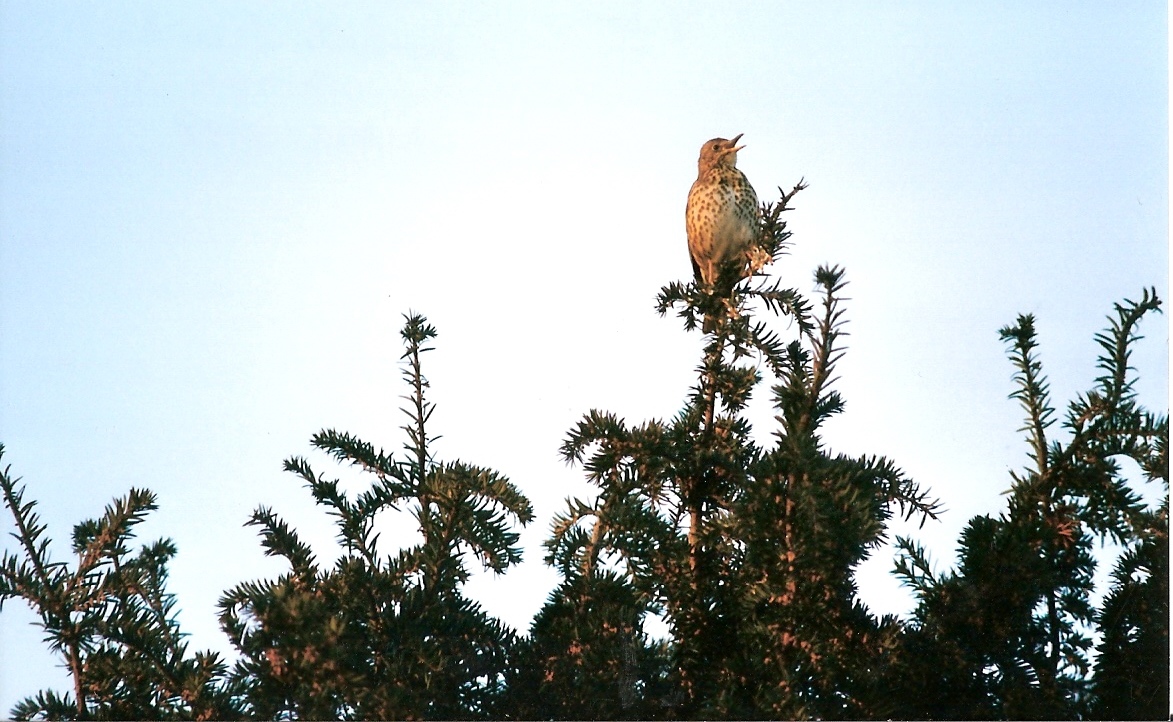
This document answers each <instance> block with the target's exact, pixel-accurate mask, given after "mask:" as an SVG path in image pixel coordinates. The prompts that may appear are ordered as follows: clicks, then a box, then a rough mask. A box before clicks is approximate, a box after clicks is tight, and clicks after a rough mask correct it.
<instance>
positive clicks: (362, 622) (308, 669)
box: [220, 315, 533, 719]
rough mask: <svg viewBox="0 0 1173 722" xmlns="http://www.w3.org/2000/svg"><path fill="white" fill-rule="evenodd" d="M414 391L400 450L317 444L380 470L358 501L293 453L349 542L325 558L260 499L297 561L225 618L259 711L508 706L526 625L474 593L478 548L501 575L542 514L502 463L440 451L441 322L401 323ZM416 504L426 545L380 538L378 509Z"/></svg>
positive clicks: (277, 550)
mask: <svg viewBox="0 0 1173 722" xmlns="http://www.w3.org/2000/svg"><path fill="white" fill-rule="evenodd" d="M401 335H402V337H403V340H404V343H405V347H406V350H405V352H404V354H403V361H404V362H405V368H404V370H403V375H404V378H405V379H406V381H407V383H408V386H409V388H410V393H409V394H408V395H407V396H405V397H404V398H405V399H406V400H407V406H406V408H404V409H403V411H404V413H405V414H406V415H407V417H408V423H407V424H406V425H405V426H403V427H402V428H403V430H404V432H405V433H406V435H407V439H408V440H407V442H406V444H405V445H404V455H403V457H402V458H394V457H393V456H392V455H391V454H386V453H384V452H383V451H382V450H381V449H380V450H378V451H376V450H375V448H374V447H373V446H372V445H371V444H369V443H367V442H365V441H362V440H360V439H357V438H355V437H353V436H351V435H349V434H346V433H339V432H336V431H333V430H324V431H321V432H319V433H317V434H315V435H314V437H313V439H312V441H311V443H312V444H313V445H314V446H315V447H317V448H318V449H321V450H323V451H325V452H327V453H328V454H330V455H331V456H333V457H334V458H335V459H337V460H338V461H339V462H342V463H346V464H349V465H352V466H355V467H358V468H359V469H361V470H363V471H365V472H367V473H368V474H369V475H370V476H371V477H372V480H371V486H370V487H369V488H368V489H367V490H365V491H363V492H362V493H360V494H357V495H355V496H354V497H353V498H351V497H349V496H348V495H347V494H345V493H343V492H342V491H341V490H340V488H339V486H338V481H337V480H333V479H326V478H325V477H324V476H321V475H318V474H315V473H314V471H313V470H312V469H311V468H310V465H309V463H308V462H307V461H306V460H305V459H302V458H299V457H294V458H291V459H289V460H287V461H286V462H285V469H286V470H287V471H290V472H293V473H294V474H296V475H297V476H298V477H299V478H300V479H301V480H302V481H303V482H304V483H305V484H306V486H308V487H309V489H310V491H311V493H312V494H313V496H314V500H315V501H316V502H317V503H318V504H319V505H321V506H323V507H325V508H326V510H327V511H328V513H329V514H331V515H332V516H333V517H334V518H335V523H336V525H337V528H338V539H339V541H340V542H341V544H342V546H343V548H344V553H343V556H342V557H341V558H340V559H338V560H337V562H336V563H335V564H334V565H333V567H332V568H323V565H321V564H320V563H319V562H318V560H317V558H316V557H315V555H314V553H313V552H312V550H311V549H310V548H309V546H308V545H306V544H305V543H304V542H302V541H301V540H300V539H299V538H298V536H297V534H296V532H295V531H294V530H293V529H291V528H290V527H289V526H288V525H287V524H286V523H285V522H283V521H282V520H281V519H279V518H278V517H277V516H276V515H275V514H274V513H273V512H272V511H271V510H269V509H267V508H264V507H261V508H258V509H257V510H256V511H255V512H254V514H253V517H252V520H251V521H250V524H253V525H256V526H259V527H260V528H261V537H262V543H263V545H264V547H265V549H266V553H267V554H269V555H274V556H281V557H284V558H285V559H286V560H287V561H288V562H289V565H290V571H289V573H287V574H285V575H283V576H281V577H280V578H278V579H276V580H274V581H267V582H250V583H245V584H241V585H239V586H237V587H236V588H234V589H232V590H230V591H229V592H227V593H226V594H225V595H224V597H223V599H222V600H221V603H220V606H221V610H222V612H221V624H222V626H223V628H224V631H225V632H226V633H227V634H228V635H229V637H230V638H231V639H232V641H233V643H234V644H235V645H236V646H237V648H238V649H239V650H240V652H241V655H242V659H241V660H240V662H239V663H238V664H237V665H236V667H235V669H234V670H233V678H234V681H235V683H236V684H237V685H238V687H239V688H240V689H241V690H242V701H243V703H244V705H245V709H246V710H247V712H248V713H249V714H250V715H253V716H257V717H262V718H270V719H271V718H278V717H296V718H303V719H323V718H345V719H409V718H410V719H417V718H431V719H453V718H455V719H462V718H463V719H467V718H479V717H486V716H491V715H494V714H495V713H496V707H495V706H494V705H495V704H496V703H497V699H498V697H499V696H500V692H501V685H502V680H503V675H504V672H505V671H506V665H507V662H508V658H509V654H510V650H511V647H512V645H513V644H514V641H515V640H514V635H513V633H512V632H511V631H510V630H509V629H508V628H507V627H505V626H503V625H502V624H501V623H500V622H498V621H497V620H495V619H493V618H491V617H490V616H489V615H487V614H486V613H485V612H484V611H483V610H482V609H481V608H480V607H479V606H478V605H477V604H476V603H475V602H473V601H471V600H469V599H468V598H466V597H465V596H463V594H462V593H461V585H462V583H463V582H464V581H465V580H466V579H467V578H468V575H469V571H468V567H467V557H470V556H471V557H475V558H476V559H477V560H478V561H479V562H480V563H481V564H482V565H483V566H484V568H486V569H491V570H493V571H494V572H498V573H500V572H503V571H504V570H505V569H506V568H508V567H509V566H511V565H513V564H516V563H517V562H518V561H520V559H521V551H520V548H519V547H518V545H517V542H518V534H517V533H516V532H515V531H513V530H512V526H511V523H510V521H511V520H515V521H520V522H521V523H522V524H526V523H528V522H529V521H530V520H531V519H532V517H533V512H532V510H531V507H530V504H529V501H528V500H527V499H526V498H525V497H524V496H523V495H522V494H521V493H520V492H519V491H518V490H517V488H516V487H515V486H514V485H513V484H512V483H510V482H509V481H508V480H507V479H506V478H505V477H503V476H501V475H500V474H498V473H497V472H495V471H492V470H489V469H483V468H480V467H476V466H471V465H469V464H465V463H463V462H459V461H457V462H447V463H440V462H437V461H436V460H435V459H434V458H433V455H432V452H431V444H432V442H433V441H434V440H435V437H434V436H432V435H430V434H429V431H428V426H427V422H428V421H429V419H430V418H431V415H432V412H433V410H434V407H433V405H432V404H431V403H430V402H429V401H427V399H426V395H425V391H426V389H427V387H428V382H427V380H426V379H425V377H424V375H423V371H422V366H421V356H422V355H423V353H425V352H427V351H429V350H431V349H430V348H429V347H428V346H427V344H428V343H429V342H430V341H431V340H432V339H433V338H434V337H435V335H436V331H435V329H434V328H433V327H432V326H430V325H429V324H428V323H427V321H426V319H424V318H423V317H422V316H419V315H409V316H408V317H407V321H406V323H405V324H404V327H403V330H402V333H401ZM385 510H398V511H406V512H409V513H410V515H411V516H412V518H413V519H414V520H415V525H416V528H417V529H418V531H419V533H420V536H421V538H422V541H421V542H420V543H419V544H417V545H415V546H411V547H409V548H405V549H399V550H398V551H397V552H395V553H393V554H384V553H381V552H380V550H379V548H378V536H379V535H378V533H377V532H376V531H375V524H376V519H377V517H378V515H379V514H380V512H383V511H385Z"/></svg>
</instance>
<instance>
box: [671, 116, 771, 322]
mask: <svg viewBox="0 0 1173 722" xmlns="http://www.w3.org/2000/svg"><path fill="white" fill-rule="evenodd" d="M741 135H742V134H738V135H737V136H736V137H734V138H733V140H725V139H724V138H713V139H712V140H710V141H708V142H707V143H705V144H704V145H702V146H701V155H700V159H699V160H698V161H697V166H698V173H697V178H696V181H695V182H694V183H693V184H692V189H691V190H689V192H688V205H687V206H686V208H685V211H684V220H685V228H686V230H687V232H688V252H689V255H691V256H692V270H693V273H694V274H695V275H696V280H697V283H698V284H703V285H705V286H706V287H708V289H709V290H710V291H717V290H718V289H716V284H717V282H718V280H721V279H723V278H724V279H727V280H730V281H731V283H730V286H729V290H732V284H735V283H737V281H739V280H741V278H742V276H743V275H744V273H745V264H746V251H748V250H750V248H751V247H752V246H753V241H754V238H756V237H757V234H758V232H759V230H758V229H759V225H760V223H761V210H760V209H759V208H758V196H757V193H755V192H754V189H753V186H751V185H750V184H749V180H748V179H747V178H746V177H745V174H744V173H742V172H741V171H739V170H738V169H737V151H739V150H741V149H742V148H744V147H745V146H743V145H741V146H739V145H737V141H738V140H740V139H741ZM720 292H721V293H727V292H728V291H725V290H724V289H721V290H720ZM705 330H706V331H710V330H712V329H711V321H710V320H709V319H706V322H705Z"/></svg>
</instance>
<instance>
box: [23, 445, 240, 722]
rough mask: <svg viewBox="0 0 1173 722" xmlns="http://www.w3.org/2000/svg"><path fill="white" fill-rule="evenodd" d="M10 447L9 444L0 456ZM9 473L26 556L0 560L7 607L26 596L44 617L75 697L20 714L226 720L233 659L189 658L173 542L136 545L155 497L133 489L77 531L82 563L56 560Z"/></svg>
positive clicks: (45, 700)
mask: <svg viewBox="0 0 1173 722" xmlns="http://www.w3.org/2000/svg"><path fill="white" fill-rule="evenodd" d="M3 455H4V446H3V445H2V444H0V458H2V457H3ZM10 470H11V469H10V467H5V468H4V470H3V472H2V473H0V491H2V492H3V495H4V504H5V506H7V507H8V509H9V511H11V512H12V516H13V519H14V520H15V522H16V529H17V531H16V532H15V533H13V534H12V536H13V537H14V538H16V540H17V541H18V543H19V545H20V552H19V553H18V554H10V553H8V552H5V553H4V555H3V557H0V607H2V606H3V603H4V602H5V601H6V600H8V599H11V598H15V597H19V598H21V599H23V600H24V601H25V602H27V603H28V604H29V606H31V607H32V608H33V610H34V611H35V612H36V613H37V615H38V616H39V617H40V626H41V627H42V629H44V630H45V641H46V643H47V644H48V645H49V647H50V649H52V650H53V652H54V653H55V654H57V655H59V656H60V657H61V658H62V660H63V661H64V662H65V665H66V668H67V669H68V670H69V673H70V676H71V677H72V678H73V692H72V694H70V693H68V692H66V693H64V694H59V693H57V692H54V691H52V690H46V691H42V692H40V693H38V694H37V695H36V696H35V697H28V698H26V699H25V700H23V701H21V702H19V703H18V704H17V705H16V706H15V707H14V708H13V709H12V711H11V713H10V714H11V715H12V717H13V718H14V719H37V718H43V719H217V718H225V717H235V716H238V715H239V710H238V709H237V707H236V706H235V705H234V704H233V703H232V701H231V699H230V696H229V695H228V694H227V693H226V692H225V688H224V685H223V682H224V675H225V671H226V670H225V665H224V664H223V663H222V662H221V661H220V659H219V657H218V656H217V655H216V654H215V653H211V652H197V653H196V654H195V655H194V657H188V656H187V644H186V643H185V642H184V641H183V636H184V635H183V634H181V633H180V631H179V625H178V622H177V620H176V618H175V599H174V597H172V596H171V595H170V594H168V593H167V591H166V584H167V563H168V562H169V561H170V560H171V558H172V557H173V556H175V545H174V544H172V542H171V540H170V539H160V540H158V541H156V542H154V543H153V544H147V545H144V546H143V547H142V548H141V549H140V550H139V551H138V553H137V554H133V553H131V551H130V549H129V547H128V544H129V542H130V540H131V539H133V538H134V527H135V526H136V525H138V524H139V523H140V522H142V521H143V519H144V518H145V517H146V515H147V514H148V513H149V512H151V511H154V510H155V509H156V504H155V495H154V494H153V493H152V492H150V491H148V490H146V489H131V490H130V493H128V494H127V495H126V496H125V497H122V498H121V499H116V500H115V501H114V502H113V503H112V504H110V505H109V506H107V507H106V513H105V514H103V515H102V516H101V517H100V518H98V519H91V520H87V521H83V522H81V523H80V524H78V525H77V526H75V527H74V528H73V552H74V554H76V555H77V563H76V565H74V566H73V568H70V565H69V564H68V563H66V562H59V561H53V560H52V558H51V557H50V555H49V544H50V540H49V538H48V537H46V536H44V534H45V532H46V530H47V527H46V526H45V525H44V524H43V523H42V522H41V521H40V518H39V517H38V516H37V514H36V512H35V511H34V507H35V506H36V502H35V501H28V502H26V501H24V493H25V488H24V487H23V486H18V484H19V482H20V479H14V478H12V477H11V476H10V475H9V472H10Z"/></svg>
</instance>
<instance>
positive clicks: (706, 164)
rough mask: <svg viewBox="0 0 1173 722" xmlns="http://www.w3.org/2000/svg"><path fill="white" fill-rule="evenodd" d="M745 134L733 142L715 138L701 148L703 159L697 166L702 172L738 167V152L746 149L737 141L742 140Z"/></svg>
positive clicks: (741, 134) (738, 135) (739, 134)
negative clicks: (725, 167) (719, 167)
mask: <svg viewBox="0 0 1173 722" xmlns="http://www.w3.org/2000/svg"><path fill="white" fill-rule="evenodd" d="M743 135H745V134H744V133H738V134H737V135H735V136H734V137H733V140H725V139H724V138H713V139H712V140H710V141H707V142H706V143H705V144H704V145H702V146H701V157H700V159H699V160H698V161H697V166H698V167H699V168H700V172H701V173H704V172H705V171H707V170H709V169H711V168H716V167H718V166H728V167H730V168H736V167H737V151H739V150H741V149H742V148H744V147H745V146H744V145H738V144H737V141H739V140H741V136H743Z"/></svg>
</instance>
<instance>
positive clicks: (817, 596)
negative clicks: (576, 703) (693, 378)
mask: <svg viewBox="0 0 1173 722" xmlns="http://www.w3.org/2000/svg"><path fill="white" fill-rule="evenodd" d="M803 187H804V186H803V185H802V184H801V183H799V184H798V185H796V186H795V188H794V189H793V190H791V191H790V192H789V193H783V195H782V198H781V200H780V201H779V202H778V203H775V204H772V205H769V206H766V207H764V208H763V213H762V229H761V231H762V232H761V235H760V238H759V240H758V243H757V248H756V249H754V250H753V251H751V253H750V254H749V258H750V259H751V263H750V271H751V273H750V274H749V275H748V276H747V277H746V278H745V279H743V280H741V281H738V282H737V283H735V284H734V285H732V290H731V291H730V292H729V294H728V295H725V294H724V293H715V292H713V291H712V289H709V288H704V287H701V286H699V285H698V284H696V283H689V284H687V285H685V284H680V283H673V284H670V285H669V286H667V287H665V288H664V289H663V290H662V292H661V294H660V297H659V300H658V309H659V311H660V313H661V314H664V313H666V312H667V311H668V310H669V309H672V308H675V309H676V310H677V314H678V315H679V316H680V317H681V318H682V319H684V323H685V328H686V329H687V330H695V329H697V328H698V321H699V320H700V319H703V318H706V317H708V318H711V319H713V323H712V331H711V333H708V334H707V335H706V345H705V348H704V352H703V358H702V361H701V365H700V366H699V367H698V369H697V373H698V380H697V383H696V384H695V385H694V386H693V388H692V390H691V392H690V394H689V396H688V398H687V399H686V401H685V405H684V408H683V409H682V410H681V411H680V412H679V413H678V414H677V415H676V416H675V418H673V419H672V420H671V421H669V422H662V421H659V420H652V421H648V422H645V423H642V424H639V425H636V426H629V425H628V424H627V423H626V422H625V421H623V420H622V419H619V418H617V417H616V416H614V415H613V414H609V413H605V412H600V411H591V412H590V413H588V414H587V415H586V417H585V418H584V419H583V420H582V421H581V422H579V424H578V425H577V426H576V427H575V428H574V429H573V430H572V431H571V432H570V434H569V436H568V438H567V440H566V442H565V444H564V445H563V456H564V457H565V458H566V459H567V460H568V461H570V462H573V463H578V464H581V465H582V466H583V468H584V470H585V471H586V473H587V477H588V479H589V480H590V481H591V482H592V483H593V484H594V485H595V486H597V487H598V492H597V495H596V497H595V498H594V499H593V500H590V501H584V500H570V501H569V508H568V510H567V512H565V513H564V514H562V515H561V516H559V517H558V518H557V519H556V520H555V523H554V529H553V532H554V533H553V537H552V538H551V540H550V542H549V548H550V561H552V562H554V563H556V564H557V565H558V566H559V568H560V569H561V570H562V573H563V575H564V576H565V577H566V578H567V580H568V585H569V584H570V583H571V582H574V583H575V584H577V585H582V587H573V588H575V589H580V588H583V587H585V588H590V587H591V586H592V585H593V586H594V587H597V588H604V587H607V588H619V589H623V590H625V591H626V590H630V592H627V593H629V594H631V595H634V599H636V600H638V602H639V605H640V606H639V609H638V610H637V611H638V612H639V615H638V616H643V615H646V614H648V613H653V612H656V613H662V614H663V615H664V617H665V618H666V620H667V621H668V623H669V626H670V628H671V634H672V639H671V643H670V647H669V648H668V649H666V650H665V651H666V652H667V654H668V658H667V660H666V662H667V665H668V668H667V673H666V677H665V678H664V679H643V680H641V683H642V686H641V687H640V689H641V690H642V691H643V694H644V696H645V699H644V707H642V709H645V710H648V711H649V716H650V713H651V712H652V711H654V710H655V709H656V708H657V706H658V707H659V708H660V710H661V714H663V715H664V716H668V717H693V716H704V717H760V716H769V717H791V716H847V715H859V714H865V713H867V712H869V711H871V710H873V709H875V708H876V707H875V706H874V705H877V704H878V702H876V701H875V699H874V697H875V694H874V690H872V689H871V686H870V683H869V680H868V678H867V674H868V672H869V671H870V670H871V668H872V666H874V665H875V664H876V656H877V655H878V654H879V653H880V652H881V651H882V650H883V649H884V648H885V645H886V644H890V643H891V638H892V637H893V636H894V635H895V633H896V631H897V630H896V627H895V621H894V620H883V621H881V620H876V619H874V618H873V617H872V616H871V615H870V614H869V613H868V612H867V610H866V609H865V608H864V607H863V606H862V604H860V603H859V601H858V599H857V598H856V596H855V587H854V582H853V581H852V575H853V569H854V567H855V565H857V564H858V563H859V562H860V561H861V560H862V559H863V558H864V557H865V556H866V554H867V551H868V549H869V548H871V547H873V546H874V545H876V544H877V543H879V542H880V541H881V540H882V539H883V536H884V529H885V522H886V521H887V519H888V518H889V516H890V514H891V513H892V511H893V509H897V508H899V509H902V510H903V511H904V512H905V513H907V514H917V513H919V514H921V515H924V516H926V517H931V516H932V515H934V514H935V512H936V506H935V504H934V502H933V501H932V500H930V499H928V498H927V496H926V495H925V494H924V492H922V491H921V490H920V489H919V488H918V487H917V486H916V485H915V484H913V483H912V482H911V481H909V480H908V479H906V478H905V477H904V476H903V475H902V474H901V473H900V472H899V470H897V469H896V468H895V466H893V465H892V464H891V462H889V461H887V460H885V459H881V458H875V457H871V458H863V459H851V458H847V457H842V456H832V455H830V454H829V453H828V452H827V451H826V450H825V449H824V448H823V446H822V443H821V441H820V440H819V435H818V431H819V427H820V425H821V424H822V423H823V422H824V421H825V420H826V419H827V418H828V417H830V416H831V415H833V414H835V413H838V412H839V411H841V410H842V407H843V402H842V399H841V398H840V397H839V396H838V394H836V393H835V392H834V391H832V390H831V389H830V386H831V383H832V381H833V372H834V365H835V362H836V361H837V360H838V359H839V357H840V356H841V354H842V352H843V351H842V348H841V346H840V344H839V340H840V338H841V336H842V329H841V326H842V313H843V312H842V310H841V309H840V306H839V304H840V298H839V294H840V292H841V290H842V288H843V285H844V282H843V273H842V271H841V270H839V269H837V268H820V269H819V270H818V272H817V273H816V274H815V278H816V283H817V284H818V287H819V290H820V294H821V296H822V300H823V303H822V312H821V313H819V314H815V313H814V312H813V311H812V308H811V306H810V304H809V302H808V301H807V300H806V299H805V298H804V297H803V296H802V295H801V294H800V293H799V292H798V291H796V290H794V289H789V288H784V287H782V286H781V284H780V283H779V282H777V281H773V282H771V280H770V279H769V278H768V277H767V276H765V275H764V274H762V273H760V271H761V269H762V268H763V267H764V266H765V265H766V264H768V263H770V262H772V261H774V260H776V259H777V258H778V257H779V256H781V255H782V254H783V253H784V252H785V249H786V246H787V243H788V239H789V238H790V232H789V231H787V230H786V224H785V222H784V221H783V220H782V216H781V214H782V213H783V212H784V211H786V210H788V209H789V202H790V200H791V199H792V198H793V196H794V195H795V194H796V193H797V192H798V191H799V190H801V189H802V188H803ZM715 285H716V286H717V287H719V288H720V287H724V288H729V286H723V285H722V284H715ZM751 306H760V308H761V309H762V310H764V311H765V312H767V313H773V314H777V315H784V316H787V317H789V319H790V320H791V321H792V322H793V326H794V327H795V328H796V329H797V333H798V338H796V339H794V340H792V341H789V342H787V341H784V340H783V339H782V338H781V337H780V336H778V335H777V333H776V332H774V331H772V330H771V329H770V328H769V326H768V324H767V323H766V322H764V321H758V320H756V319H755V318H754V315H753V313H751ZM747 359H758V360H760V365H761V366H764V367H765V368H766V369H768V370H769V371H770V372H771V373H772V374H773V375H774V377H775V378H776V379H777V380H778V383H777V385H776V386H775V387H774V393H775V406H776V408H777V409H778V413H779V415H778V420H779V422H780V424H781V428H780V429H779V431H778V433H777V444H776V446H775V447H773V448H769V449H765V448H760V447H759V446H758V445H757V444H756V443H755V442H754V441H753V439H752V436H751V428H750V424H749V422H748V420H747V419H746V418H745V416H744V410H745V407H746V404H747V403H748V401H749V398H750V395H751V394H752V393H753V391H754V390H755V388H757V386H758V385H759V384H760V382H761V381H762V376H761V373H760V371H759V369H758V366H759V365H758V364H754V365H751V364H747V363H746V360H747ZM604 570H605V571H604ZM560 603H561V599H559V598H558V596H557V595H555V598H554V599H552V601H551V603H550V605H548V606H547V610H551V609H553V608H554V607H555V606H556V605H558V604H560ZM636 616H637V615H636V614H634V613H633V614H632V617H636ZM577 621H578V623H579V624H580V628H582V627H587V628H589V624H590V623H589V614H583V615H582V616H581V617H579V618H578V619H577ZM541 631H542V630H540V629H539V628H537V627H536V626H535V629H534V634H535V636H537V635H538V633H539V632H541ZM582 636H586V634H583V635H582ZM561 641H562V643H563V645H564V646H565V645H567V644H569V645H571V646H577V647H579V648H581V647H582V643H581V642H580V641H578V640H577V639H575V638H573V637H571V636H569V635H567V636H566V637H565V638H564V639H563V640H561ZM640 646H643V647H644V648H645V649H646V646H647V645H646V644H645V643H644V642H642V641H641V642H640V644H639V645H636V648H640ZM619 673H620V670H619V669H616V668H610V669H600V670H597V671H596V674H597V675H600V676H601V677H597V678H595V679H594V680H593V682H594V683H595V684H596V686H599V687H600V688H608V689H612V690H615V689H618V688H619V687H618V686H617V684H616V681H617V680H616V677H617V676H618V675H619ZM557 675H558V670H557V667H556V665H550V666H548V667H547V668H546V679H548V680H549V681H550V683H551V684H556V683H557V679H558V677H557ZM583 676H588V677H589V675H583ZM653 690H655V691H654V692H653ZM661 690H665V691H664V692H661ZM648 695H654V697H653V698H651V699H648V698H647V697H648Z"/></svg>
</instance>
